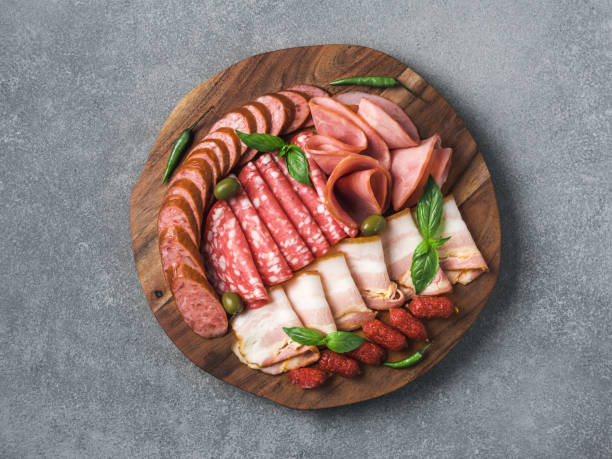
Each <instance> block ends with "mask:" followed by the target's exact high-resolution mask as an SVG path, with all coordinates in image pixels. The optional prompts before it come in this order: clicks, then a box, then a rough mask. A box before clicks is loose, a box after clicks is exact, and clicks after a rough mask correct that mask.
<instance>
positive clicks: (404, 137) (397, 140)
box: [357, 99, 419, 148]
mask: <svg viewBox="0 0 612 459" xmlns="http://www.w3.org/2000/svg"><path fill="white" fill-rule="evenodd" d="M357 114H358V115H359V116H361V117H362V118H363V119H364V120H366V121H367V122H368V124H369V125H370V126H372V127H373V128H374V129H375V130H376V132H378V134H380V136H381V137H382V138H383V140H384V141H385V143H386V144H387V145H388V146H389V148H408V147H414V146H416V145H418V144H419V139H418V137H417V138H412V137H411V136H410V134H408V133H407V132H406V131H405V130H404V128H403V127H402V126H401V125H400V124H399V123H398V122H397V121H395V120H394V119H393V117H391V116H390V115H389V114H388V113H387V112H386V111H384V110H383V109H382V108H380V107H379V106H378V105H376V104H375V103H373V102H371V101H369V100H368V99H361V102H359V110H358V111H357Z"/></svg>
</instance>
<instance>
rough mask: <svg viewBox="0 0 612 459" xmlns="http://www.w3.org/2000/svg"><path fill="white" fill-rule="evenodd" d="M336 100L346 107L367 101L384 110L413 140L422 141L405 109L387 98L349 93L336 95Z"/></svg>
mask: <svg viewBox="0 0 612 459" xmlns="http://www.w3.org/2000/svg"><path fill="white" fill-rule="evenodd" d="M334 99H336V100H337V101H339V102H342V103H343V104H345V105H359V104H360V103H361V100H362V99H367V100H369V101H370V102H372V103H373V104H376V105H378V106H379V107H380V108H382V109H383V110H384V111H385V112H386V113H387V114H388V115H389V116H390V117H391V118H393V119H394V120H395V121H396V122H397V123H399V125H400V126H401V127H402V129H404V131H406V133H407V134H408V135H409V136H410V137H411V138H412V139H414V140H416V141H417V143H418V142H419V141H420V137H419V131H418V130H417V128H416V126H415V125H414V123H413V122H412V120H411V119H410V117H409V116H408V115H407V114H406V112H405V111H404V109H403V108H402V107H400V106H399V105H397V104H396V103H395V102H392V101H390V100H389V99H386V98H385V97H382V96H378V95H376V94H368V93H367V92H362V91H349V92H343V93H342V94H338V95H335V96H334Z"/></svg>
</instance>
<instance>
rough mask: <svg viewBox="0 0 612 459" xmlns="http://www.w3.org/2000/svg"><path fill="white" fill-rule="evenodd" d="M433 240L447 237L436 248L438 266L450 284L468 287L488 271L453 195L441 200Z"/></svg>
mask: <svg viewBox="0 0 612 459" xmlns="http://www.w3.org/2000/svg"><path fill="white" fill-rule="evenodd" d="M436 237H443V238H444V237H450V239H449V241H448V242H447V243H446V244H444V245H443V246H442V247H440V248H439V249H438V255H439V257H440V266H441V267H442V269H443V270H444V272H445V273H446V275H447V277H448V278H449V280H450V281H451V282H452V283H453V284H456V283H460V284H464V285H466V284H469V283H470V282H472V281H473V280H474V279H476V278H477V277H478V276H480V275H481V274H482V273H483V272H485V271H488V270H489V268H488V267H487V263H486V261H485V259H484V258H483V256H482V254H481V253H480V251H479V250H478V247H476V243H475V242H474V239H473V238H472V235H471V234H470V231H469V229H468V227H467V226H466V224H465V222H464V221H463V218H461V213H460V212H459V208H458V207H457V203H456V202H455V198H454V197H453V196H452V195H450V196H447V197H446V198H444V214H443V216H442V224H441V225H440V229H439V230H438V234H437V235H436Z"/></svg>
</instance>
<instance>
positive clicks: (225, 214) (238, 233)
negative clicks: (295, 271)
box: [204, 201, 268, 303]
mask: <svg viewBox="0 0 612 459" xmlns="http://www.w3.org/2000/svg"><path fill="white" fill-rule="evenodd" d="M204 239H205V242H204V247H205V252H206V259H207V261H208V262H209V263H210V267H211V269H212V271H214V273H215V277H216V278H218V279H221V280H223V281H224V282H225V283H226V284H227V286H228V287H229V288H231V289H232V291H234V292H235V293H237V294H238V295H240V296H241V297H242V298H243V299H244V300H245V301H246V302H247V303H248V302H258V301H262V300H266V299H267V298H268V294H267V292H266V289H265V287H264V285H263V282H262V280H261V276H260V275H259V272H258V271H257V268H256V267H255V262H254V261H253V256H252V254H251V249H250V247H249V244H248V242H247V240H246V238H245V237H244V233H243V232H242V229H241V228H240V223H238V220H237V219H236V216H235V215H234V213H233V212H232V209H231V208H230V206H229V204H228V203H227V202H226V201H217V202H216V203H215V204H214V205H213V206H212V208H211V209H210V212H209V213H208V217H207V219H206V227H205V232H204Z"/></svg>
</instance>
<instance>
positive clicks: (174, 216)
mask: <svg viewBox="0 0 612 459" xmlns="http://www.w3.org/2000/svg"><path fill="white" fill-rule="evenodd" d="M170 226H178V227H180V228H183V229H184V230H185V232H186V233H187V234H188V235H189V237H190V238H191V241H192V242H193V244H194V245H195V246H196V247H197V246H198V245H199V244H200V233H199V232H198V230H197V228H198V225H197V222H196V218H195V215H194V214H193V211H192V210H191V207H190V206H189V203H188V202H187V201H186V200H185V198H184V197H182V196H178V195H173V196H168V197H166V198H164V202H163V203H162V206H161V210H160V211H159V216H158V217H157V233H158V234H161V233H163V232H164V230H165V229H167V228H169V227H170Z"/></svg>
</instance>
